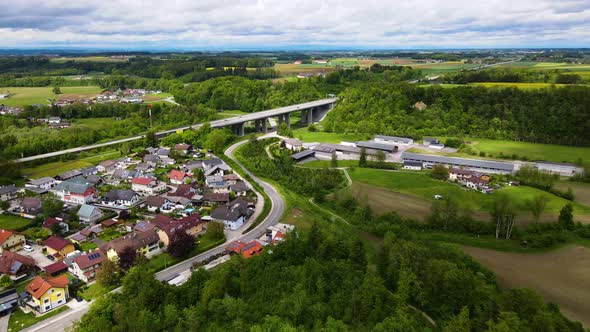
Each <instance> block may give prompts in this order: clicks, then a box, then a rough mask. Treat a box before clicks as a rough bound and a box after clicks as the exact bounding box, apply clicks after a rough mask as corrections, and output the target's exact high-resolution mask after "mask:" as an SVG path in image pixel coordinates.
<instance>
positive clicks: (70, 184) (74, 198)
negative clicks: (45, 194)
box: [51, 176, 96, 204]
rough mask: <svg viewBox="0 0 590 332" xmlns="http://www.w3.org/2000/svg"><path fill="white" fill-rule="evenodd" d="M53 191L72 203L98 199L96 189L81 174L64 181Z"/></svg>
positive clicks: (63, 199)
mask: <svg viewBox="0 0 590 332" xmlns="http://www.w3.org/2000/svg"><path fill="white" fill-rule="evenodd" d="M51 191H52V192H53V193H55V194H56V195H57V196H58V197H59V198H60V199H61V200H62V201H64V202H66V203H71V204H86V203H90V202H92V201H94V200H95V199H96V189H94V188H93V187H92V186H91V185H90V183H88V181H86V179H84V178H83V177H81V176H78V177H75V178H72V179H69V180H66V181H62V182H60V183H58V184H57V185H56V186H55V187H53V188H51Z"/></svg>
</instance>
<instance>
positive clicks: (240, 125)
mask: <svg viewBox="0 0 590 332" xmlns="http://www.w3.org/2000/svg"><path fill="white" fill-rule="evenodd" d="M336 100H337V98H326V99H320V100H315V101H310V102H307V103H302V104H296V105H291V106H285V107H280V108H275V109H272V110H266V111H260V112H255V113H250V114H246V115H240V116H236V117H232V118H228V119H223V120H216V121H211V122H210V125H211V128H225V127H230V128H231V129H232V131H233V133H234V134H236V135H240V136H242V135H244V127H245V125H246V124H247V123H249V122H253V123H254V127H255V128H256V131H257V132H266V131H267V130H268V119H269V118H275V117H276V118H278V123H279V124H281V123H283V122H285V123H286V124H287V125H288V126H291V114H293V113H300V114H301V124H302V125H307V124H310V123H313V122H316V121H319V120H320V119H321V118H322V117H323V116H324V115H325V114H326V113H328V112H329V111H330V110H331V109H332V108H333V107H334V104H335V103H336ZM202 125H203V124H202V123H199V124H195V125H191V126H185V127H180V128H175V129H170V130H165V131H161V132H157V133H156V136H157V137H158V138H162V137H165V136H168V135H170V134H172V133H175V132H177V131H178V130H187V129H198V128H200V127H201V126H202ZM144 137H145V135H137V136H133V137H128V138H123V139H118V140H113V141H109V142H104V143H98V144H93V145H87V146H81V147H77V148H71V149H66V150H61V151H55V152H49V153H44V154H40V155H36V156H30V157H24V158H20V159H16V160H14V162H16V163H24V162H28V161H33V160H39V159H45V158H51V157H56V156H61V155H64V154H69V153H77V152H82V151H86V150H92V149H96V148H101V147H105V146H110V145H116V144H120V143H125V142H130V141H135V140H139V139H143V138H144Z"/></svg>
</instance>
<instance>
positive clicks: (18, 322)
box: [8, 306, 70, 332]
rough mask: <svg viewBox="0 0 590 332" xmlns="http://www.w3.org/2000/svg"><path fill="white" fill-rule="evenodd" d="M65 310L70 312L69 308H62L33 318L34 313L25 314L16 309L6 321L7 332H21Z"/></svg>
mask: <svg viewBox="0 0 590 332" xmlns="http://www.w3.org/2000/svg"><path fill="white" fill-rule="evenodd" d="M66 310H70V307H68V306H63V307H60V308H57V309H54V310H51V311H49V312H48V313H46V314H44V315H42V316H39V317H37V316H35V314H34V313H31V312H30V313H28V314H25V313H24V312H23V311H22V310H21V309H20V308H17V309H16V310H15V311H14V312H12V314H10V319H9V321H8V331H9V332H15V331H20V330H23V329H25V328H27V327H29V326H31V325H34V324H37V323H39V322H40V321H43V320H46V319H48V318H49V317H53V316H55V315H57V314H59V313H60V312H64V311H66Z"/></svg>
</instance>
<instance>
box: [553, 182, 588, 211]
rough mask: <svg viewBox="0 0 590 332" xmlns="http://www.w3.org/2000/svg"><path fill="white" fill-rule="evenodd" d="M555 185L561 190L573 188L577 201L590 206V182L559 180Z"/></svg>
mask: <svg viewBox="0 0 590 332" xmlns="http://www.w3.org/2000/svg"><path fill="white" fill-rule="evenodd" d="M555 187H556V188H557V189H559V190H567V189H568V188H572V191H573V192H574V196H575V197H576V198H575V201H576V202H578V203H580V204H583V205H586V206H590V183H581V182H572V181H559V182H557V183H556V184H555Z"/></svg>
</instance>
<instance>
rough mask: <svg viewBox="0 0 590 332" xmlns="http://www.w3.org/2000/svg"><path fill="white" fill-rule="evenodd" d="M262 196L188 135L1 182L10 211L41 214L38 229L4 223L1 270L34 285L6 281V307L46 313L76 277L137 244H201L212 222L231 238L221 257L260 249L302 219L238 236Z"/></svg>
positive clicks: (147, 250)
mask: <svg viewBox="0 0 590 332" xmlns="http://www.w3.org/2000/svg"><path fill="white" fill-rule="evenodd" d="M259 197H260V196H259V195H257V194H256V193H255V192H254V191H253V190H252V187H251V186H250V184H249V183H248V182H247V181H245V180H244V179H243V178H242V176H240V175H239V174H237V173H236V172H234V170H232V168H231V167H229V166H228V165H227V164H226V163H225V162H224V161H223V160H222V159H220V158H218V157H216V156H215V155H212V154H210V153H206V152H205V153H203V152H201V151H199V150H198V149H195V148H194V147H193V146H191V145H188V144H176V145H175V146H173V147H156V148H148V149H146V150H145V151H144V153H140V154H133V155H130V156H126V157H123V158H120V159H117V160H105V161H102V162H100V163H99V164H98V165H96V166H92V167H87V168H83V169H77V170H71V171H68V172H65V173H63V174H59V175H58V176H55V177H43V178H39V179H32V180H30V181H28V182H26V184H25V185H24V187H20V188H19V187H16V186H15V185H9V186H4V187H0V201H2V204H3V206H4V207H5V211H4V213H5V214H12V215H14V216H18V217H20V218H24V219H29V220H33V222H36V221H37V222H39V223H40V225H39V228H40V231H38V232H35V233H33V234H35V236H27V235H26V234H31V233H29V232H27V231H26V230H25V231H23V232H19V231H11V230H4V229H0V273H1V274H2V278H4V279H6V278H9V280H7V281H6V284H8V285H23V284H24V285H25V286H24V290H23V291H21V292H17V291H16V289H15V288H13V287H8V288H5V290H4V291H3V293H2V294H3V295H2V296H0V300H1V302H2V303H0V304H1V305H2V308H3V309H2V310H4V311H5V312H10V311H12V310H14V309H15V308H16V307H17V306H20V307H21V309H22V310H23V311H24V312H33V313H35V314H36V315H43V314H44V313H46V312H49V311H51V310H53V309H56V308H59V307H62V306H64V305H66V304H67V303H68V301H69V300H71V299H72V298H74V296H72V294H71V292H70V290H69V289H70V288H71V287H73V286H74V285H75V286H76V289H78V288H80V284H82V285H92V284H93V283H95V277H96V274H97V271H98V270H99V269H100V268H101V266H102V264H103V263H104V262H105V261H107V260H110V261H113V262H120V260H121V259H122V258H121V257H122V256H125V255H127V256H129V253H130V252H131V253H132V254H131V255H132V256H134V255H140V256H142V257H145V258H146V259H148V260H149V259H152V258H155V257H157V256H158V255H160V254H162V253H165V252H167V249H168V248H169V247H170V246H171V244H172V245H173V242H175V241H186V239H187V236H190V237H191V238H192V239H193V240H194V241H195V243H197V245H199V244H200V243H201V242H202V239H203V237H204V236H205V235H206V234H207V230H208V228H210V227H212V226H211V225H212V224H216V225H220V227H214V228H215V229H216V230H219V229H220V228H221V230H222V234H221V237H220V238H216V241H215V242H213V243H210V244H211V245H212V246H225V251H224V253H223V254H222V257H215V258H216V259H217V260H219V262H223V261H224V260H226V259H227V256H228V255H235V254H238V255H242V256H243V257H245V258H249V257H252V256H254V255H258V254H260V253H261V252H262V251H263V250H264V248H265V246H267V245H269V244H273V243H276V242H278V241H282V240H283V239H284V238H285V235H286V233H287V232H289V231H291V230H292V229H293V226H291V225H287V224H280V223H279V224H277V225H274V226H270V227H269V228H268V229H267V230H266V232H265V233H264V234H263V235H262V236H261V237H260V238H259V239H255V240H253V241H251V242H246V243H244V242H241V241H239V240H238V239H239V237H240V235H241V234H242V232H243V231H244V230H245V229H246V228H247V227H248V226H250V225H252V224H253V223H255V221H256V218H257V216H258V215H260V213H261V210H262V206H263V202H262V201H261V200H260V199H259ZM52 200H53V201H55V202H57V205H58V208H59V211H58V213H55V215H52V216H48V212H49V211H44V206H46V203H44V202H46V201H52ZM24 219H23V220H24ZM23 223H24V224H26V223H25V222H24V221H23ZM223 233H224V234H223ZM181 235H182V236H181ZM211 248H212V247H211ZM211 248H206V247H204V248H202V249H203V250H204V249H211ZM194 253H196V251H193V254H194ZM209 263H211V262H209ZM183 281H186V280H183ZM183 281H180V282H179V280H178V278H176V280H171V282H170V283H171V284H176V285H177V284H179V283H182V282H183ZM75 298H76V301H83V299H81V298H80V296H78V295H76V296H75ZM74 303H75V302H74Z"/></svg>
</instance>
